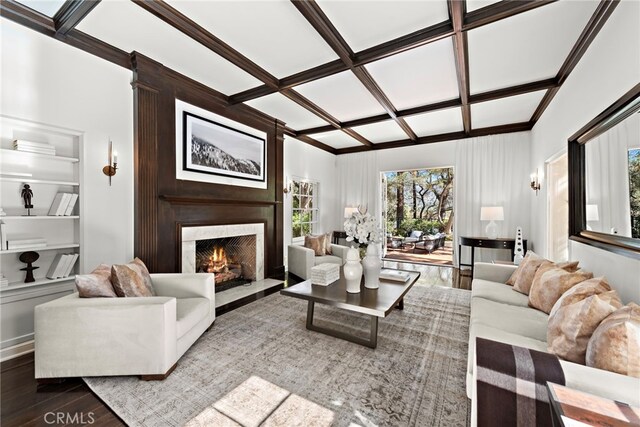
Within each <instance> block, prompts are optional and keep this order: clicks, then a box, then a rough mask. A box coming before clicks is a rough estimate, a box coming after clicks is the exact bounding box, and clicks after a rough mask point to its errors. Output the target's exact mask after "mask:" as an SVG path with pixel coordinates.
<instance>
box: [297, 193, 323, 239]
mask: <svg viewBox="0 0 640 427" xmlns="http://www.w3.org/2000/svg"><path fill="white" fill-rule="evenodd" d="M291 195H292V197H293V200H292V209H291V228H292V237H293V238H294V239H297V238H301V237H304V236H306V235H307V234H311V233H313V232H314V230H315V228H316V223H317V221H318V183H317V182H311V181H303V180H294V181H293V182H292V189H291Z"/></svg>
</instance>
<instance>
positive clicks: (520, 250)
mask: <svg viewBox="0 0 640 427" xmlns="http://www.w3.org/2000/svg"><path fill="white" fill-rule="evenodd" d="M523 259H524V245H523V244H522V227H518V228H517V229H516V247H515V249H514V250H513V263H514V264H515V265H520V263H521V262H522V260H523Z"/></svg>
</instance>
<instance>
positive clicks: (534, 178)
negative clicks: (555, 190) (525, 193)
mask: <svg viewBox="0 0 640 427" xmlns="http://www.w3.org/2000/svg"><path fill="white" fill-rule="evenodd" d="M530 185H531V189H532V190H533V191H535V192H536V196H537V195H538V191H540V189H541V188H542V186H541V185H540V177H539V176H538V169H536V172H535V173H532V174H531V184H530Z"/></svg>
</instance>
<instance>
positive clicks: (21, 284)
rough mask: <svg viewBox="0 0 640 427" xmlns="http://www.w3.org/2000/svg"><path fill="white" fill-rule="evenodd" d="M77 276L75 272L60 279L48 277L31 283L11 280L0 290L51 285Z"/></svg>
mask: <svg viewBox="0 0 640 427" xmlns="http://www.w3.org/2000/svg"><path fill="white" fill-rule="evenodd" d="M75 278H76V276H75V274H73V275H71V276H68V277H62V278H60V279H47V278H44V279H37V280H36V281H35V282H31V283H24V282H11V283H9V285H8V286H3V287H1V288H0V292H6V291H10V290H14V289H24V288H34V287H37V286H43V285H50V284H52V283H58V282H69V281H71V280H75Z"/></svg>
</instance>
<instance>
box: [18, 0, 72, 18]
mask: <svg viewBox="0 0 640 427" xmlns="http://www.w3.org/2000/svg"><path fill="white" fill-rule="evenodd" d="M18 3H22V4H23V5H25V6H27V7H29V8H31V9H33V10H35V11H36V12H40V13H42V14H43V15H47V16H48V17H50V18H53V16H54V15H55V14H56V12H57V11H58V10H60V8H61V7H62V5H63V4H64V3H65V0H20V1H19V2H18Z"/></svg>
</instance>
